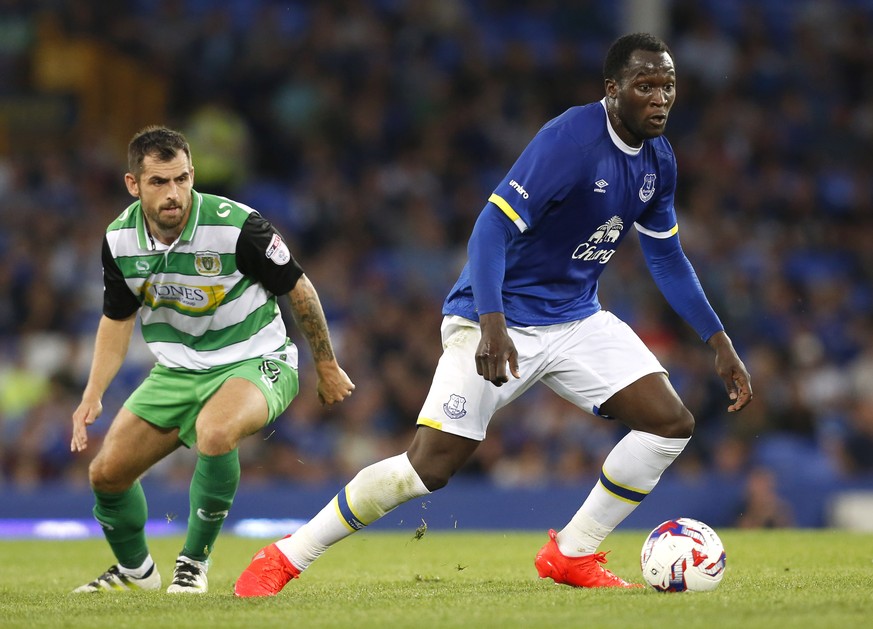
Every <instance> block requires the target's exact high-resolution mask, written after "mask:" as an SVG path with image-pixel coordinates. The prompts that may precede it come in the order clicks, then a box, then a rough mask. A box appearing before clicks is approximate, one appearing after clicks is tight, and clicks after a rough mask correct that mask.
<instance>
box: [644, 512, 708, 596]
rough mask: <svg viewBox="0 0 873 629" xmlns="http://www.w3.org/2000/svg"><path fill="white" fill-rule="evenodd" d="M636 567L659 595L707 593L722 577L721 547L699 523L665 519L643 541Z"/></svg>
mask: <svg viewBox="0 0 873 629" xmlns="http://www.w3.org/2000/svg"><path fill="white" fill-rule="evenodd" d="M640 566H641V568H642V571H643V578H644V579H645V580H646V583H648V584H649V585H651V586H652V587H653V588H655V589H656V590H658V591H659V592H707V591H709V590H714V589H715V588H717V587H718V584H719V583H721V579H722V577H723V576H724V571H725V552H724V545H723V544H722V543H721V539H719V537H718V534H716V532H715V531H714V530H712V528H711V527H709V526H708V525H706V524H704V523H703V522H700V521H698V520H693V519H691V518H677V519H675V520H667V521H666V522H663V523H662V524H660V525H658V526H657V527H655V529H654V530H653V531H652V532H651V533H649V536H648V537H647V538H646V541H645V543H644V544H643V550H642V552H641V553H640Z"/></svg>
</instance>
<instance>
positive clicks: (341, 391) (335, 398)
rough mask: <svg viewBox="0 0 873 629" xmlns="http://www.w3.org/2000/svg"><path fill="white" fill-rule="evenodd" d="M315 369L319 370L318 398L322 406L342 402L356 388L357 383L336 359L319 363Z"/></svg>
mask: <svg viewBox="0 0 873 629" xmlns="http://www.w3.org/2000/svg"><path fill="white" fill-rule="evenodd" d="M315 370H316V372H318V385H317V390H318V400H319V402H321V405H322V406H331V405H333V404H336V403H337V402H342V401H343V400H344V399H346V398H347V397H349V396H350V395H351V394H352V391H354V390H355V383H354V382H352V380H351V378H349V376H348V374H346V372H345V371H343V369H342V367H340V366H339V365H338V364H337V363H336V362H335V361H332V362H330V363H327V362H325V363H319V364H318V365H316V367H315Z"/></svg>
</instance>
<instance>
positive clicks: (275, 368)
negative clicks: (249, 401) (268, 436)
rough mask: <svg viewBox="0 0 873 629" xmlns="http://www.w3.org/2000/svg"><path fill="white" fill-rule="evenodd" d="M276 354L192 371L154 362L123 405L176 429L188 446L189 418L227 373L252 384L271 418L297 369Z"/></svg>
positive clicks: (293, 389)
mask: <svg viewBox="0 0 873 629" xmlns="http://www.w3.org/2000/svg"><path fill="white" fill-rule="evenodd" d="M281 356H282V355H281V354H271V355H269V356H264V357H261V358H252V359H250V360H244V361H242V362H239V363H232V364H230V365H222V366H221V367H213V368H212V369H203V370H197V371H192V370H188V369H169V368H167V367H164V366H163V365H155V366H154V367H153V368H152V370H151V372H150V373H149V375H148V376H147V377H146V379H145V380H144V381H143V383H142V384H141V385H139V386H138V387H137V388H136V390H135V391H134V392H133V393H132V394H131V395H130V397H129V398H127V401H126V402H125V403H124V407H125V408H126V409H127V410H129V411H130V412H131V413H134V414H135V415H137V416H138V417H141V418H143V419H144V420H145V421H147V422H149V423H150V424H154V425H155V426H159V427H161V428H178V429H179V440H180V441H181V442H182V443H183V444H185V446H186V447H188V448H190V447H191V446H192V445H193V444H194V443H195V442H196V441H197V433H196V430H195V422H196V421H197V416H198V415H199V414H200V410H201V409H202V408H203V406H204V404H206V402H207V401H208V400H209V398H210V397H212V395H213V394H214V393H215V392H216V391H218V389H219V388H220V387H221V385H222V384H224V383H225V381H227V380H229V379H230V378H243V379H245V380H248V381H249V382H251V383H253V384H254V385H255V386H257V387H258V388H259V389H260V390H261V393H263V394H264V398H266V400H267V409H268V417H267V422H266V424H264V425H265V426H266V425H267V424H270V423H271V422H273V421H274V420H275V419H276V418H277V417H278V416H279V415H280V414H281V413H282V412H283V411H284V410H285V409H286V408H288V405H289V404H290V403H291V400H293V399H294V397H295V396H296V395H297V390H298V387H299V383H298V380H297V369H295V368H294V367H293V366H292V365H291V364H289V363H287V362H284V361H283V360H281Z"/></svg>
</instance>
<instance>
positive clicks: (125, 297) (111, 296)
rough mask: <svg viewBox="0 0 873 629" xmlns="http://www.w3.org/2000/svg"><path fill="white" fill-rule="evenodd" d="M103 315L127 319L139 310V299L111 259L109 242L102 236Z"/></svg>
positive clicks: (113, 259)
mask: <svg viewBox="0 0 873 629" xmlns="http://www.w3.org/2000/svg"><path fill="white" fill-rule="evenodd" d="M101 255H102V257H103V314H104V315H106V316H107V317H109V318H110V319H127V318H128V317H129V316H131V315H132V314H134V313H135V312H136V311H137V310H139V306H140V303H139V299H138V298H137V296H136V295H134V294H133V293H132V292H131V290H130V288H129V287H128V286H127V283H126V282H125V281H124V276H123V275H122V274H121V269H119V268H118V263H117V262H116V261H115V258H113V257H112V251H111V250H110V249H109V241H108V240H106V236H103V251H102V253H101Z"/></svg>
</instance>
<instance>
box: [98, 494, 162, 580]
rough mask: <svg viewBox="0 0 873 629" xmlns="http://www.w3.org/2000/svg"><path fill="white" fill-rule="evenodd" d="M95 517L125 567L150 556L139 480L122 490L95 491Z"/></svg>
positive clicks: (144, 508) (146, 509)
mask: <svg viewBox="0 0 873 629" xmlns="http://www.w3.org/2000/svg"><path fill="white" fill-rule="evenodd" d="M94 499H95V504H94V510H93V513H94V518H95V519H96V520H97V521H98V522H99V523H100V526H102V527H103V535H104V536H105V537H106V541H107V542H109V546H110V547H111V548H112V552H113V553H115V558H116V559H118V563H120V564H121V565H122V566H124V567H125V568H138V567H140V566H141V565H142V562H143V561H145V559H146V557H148V556H149V549H148V546H147V545H146V538H145V523H146V518H147V517H148V506H147V505H146V497H145V493H144V492H143V490H142V485H140V484H139V481H136V482H135V483H134V484H133V485H132V486H131V487H130V489H128V490H127V491H123V492H121V493H120V494H105V493H102V492H99V491H95V492H94Z"/></svg>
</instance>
